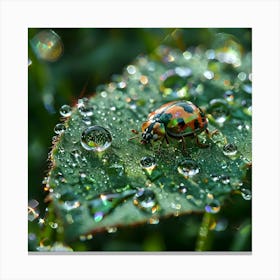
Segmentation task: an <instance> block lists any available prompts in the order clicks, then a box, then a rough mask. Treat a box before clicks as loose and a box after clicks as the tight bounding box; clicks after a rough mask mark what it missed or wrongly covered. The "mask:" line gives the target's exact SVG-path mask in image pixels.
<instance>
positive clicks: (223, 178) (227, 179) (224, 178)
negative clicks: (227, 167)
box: [220, 175, 230, 185]
mask: <svg viewBox="0 0 280 280" xmlns="http://www.w3.org/2000/svg"><path fill="white" fill-rule="evenodd" d="M220 181H221V182H222V183H223V184H224V185H227V184H229V183H230V177H229V176H228V175H221V176H220Z"/></svg>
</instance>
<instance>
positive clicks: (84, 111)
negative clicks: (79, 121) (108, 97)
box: [78, 106, 93, 117]
mask: <svg viewBox="0 0 280 280" xmlns="http://www.w3.org/2000/svg"><path fill="white" fill-rule="evenodd" d="M78 110H79V113H80V114H81V115H82V116H83V117H91V116H92V115H93V108H92V107H90V106H88V107H86V106H81V107H79V109H78Z"/></svg>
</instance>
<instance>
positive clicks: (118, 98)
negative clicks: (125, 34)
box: [45, 38, 251, 244]
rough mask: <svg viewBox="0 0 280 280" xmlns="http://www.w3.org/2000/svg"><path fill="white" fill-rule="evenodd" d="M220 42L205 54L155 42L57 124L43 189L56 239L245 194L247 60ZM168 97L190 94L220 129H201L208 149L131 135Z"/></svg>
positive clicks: (211, 207)
mask: <svg viewBox="0 0 280 280" xmlns="http://www.w3.org/2000/svg"><path fill="white" fill-rule="evenodd" d="M220 39H221V38H219V40H218V46H215V49H211V50H203V49H200V48H197V49H195V50H191V49H190V50H185V51H184V52H182V51H180V50H177V49H170V48H168V47H165V46H160V47H159V48H158V49H157V50H156V51H155V53H154V54H153V55H151V56H140V57H138V58H137V59H136V60H135V62H134V63H133V64H131V65H129V66H127V67H126V68H125V69H124V72H123V74H122V75H119V76H113V78H112V81H111V82H110V83H108V84H106V85H102V86H100V87H98V88H97V90H96V94H94V95H93V96H91V97H90V98H89V99H87V98H82V99H79V100H78V102H77V104H76V106H74V107H73V108H72V112H71V116H69V117H66V118H65V117H64V118H63V119H62V123H63V125H62V124H61V125H58V126H56V128H55V131H56V132H57V134H58V136H57V137H56V138H55V139H54V140H53V149H52V151H51V153H50V161H51V169H50V171H49V174H48V178H47V180H46V186H45V190H47V191H48V192H49V196H48V198H49V200H50V201H51V202H50V209H51V211H53V212H52V213H55V214H54V215H55V217H56V218H52V219H54V220H55V219H56V220H57V223H58V229H57V231H58V237H56V238H57V239H59V240H60V241H61V240H63V241H65V242H66V243H68V244H69V242H71V241H73V240H75V239H78V238H79V237H81V236H86V235H88V234H90V233H93V232H98V231H104V230H112V229H114V228H118V227H123V226H132V225H137V224H139V223H150V224H157V223H158V222H159V220H160V219H162V218H164V217H169V216H179V215H183V214H188V213H192V212H205V211H206V212H207V213H213V214H215V213H217V212H219V210H220V208H221V207H222V205H223V203H224V201H225V199H226V198H227V197H228V196H229V195H230V194H231V193H232V192H240V193H243V194H244V192H245V193H246V191H249V189H250V188H251V186H250V180H248V170H249V169H250V163H251V92H250V85H251V81H250V80H249V79H248V77H249V74H250V73H251V61H250V59H248V57H246V60H245V58H244V57H243V55H242V52H241V50H240V45H238V44H237V43H236V42H234V41H233V40H232V38H230V39H227V40H226V43H225V42H222V43H221V40H220ZM221 44H222V45H221ZM243 59H244V61H246V63H244V64H242V63H241V62H242V61H243ZM240 73H242V74H240ZM241 75H243V76H244V75H245V76H246V78H245V79H244V78H242V77H241ZM240 77H241V78H240ZM173 100H190V101H192V102H193V103H194V104H196V105H197V106H200V107H201V108H202V109H203V110H205V111H206V113H207V117H208V119H209V130H210V131H214V130H216V129H217V130H218V132H217V133H216V134H213V136H212V137H211V139H209V138H208V137H207V135H206V133H205V132H202V133H201V134H200V135H199V141H200V142H202V143H207V144H208V147H207V148H201V147H199V146H198V145H197V144H196V141H195V139H193V138H186V139H185V142H186V150H184V149H183V147H182V146H183V145H182V143H181V141H178V139H172V138H171V139H169V144H168V145H167V144H166V143H155V144H153V145H143V144H141V143H140V138H141V133H140V134H138V136H139V137H137V135H135V134H133V133H132V130H137V131H140V130H141V124H142V123H143V122H144V121H145V120H146V119H147V116H148V114H149V113H150V112H152V111H154V110H155V109H157V108H158V107H160V106H161V105H162V104H164V103H166V102H169V101H173ZM134 136H135V137H136V138H135V139H130V138H132V137H134ZM244 190H245V191H244ZM49 221H50V219H49ZM49 221H48V222H49Z"/></svg>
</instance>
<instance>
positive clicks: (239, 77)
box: [237, 72, 247, 82]
mask: <svg viewBox="0 0 280 280" xmlns="http://www.w3.org/2000/svg"><path fill="white" fill-rule="evenodd" d="M237 77H238V79H239V80H240V81H242V82H244V81H245V80H246V78H247V75H246V73H244V72H240V73H238V75H237Z"/></svg>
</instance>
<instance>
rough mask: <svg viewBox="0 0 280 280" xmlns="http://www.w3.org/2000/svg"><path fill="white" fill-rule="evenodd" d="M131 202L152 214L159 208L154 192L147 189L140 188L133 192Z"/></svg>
mask: <svg viewBox="0 0 280 280" xmlns="http://www.w3.org/2000/svg"><path fill="white" fill-rule="evenodd" d="M133 203H134V205H135V206H137V207H138V208H139V209H141V210H143V211H146V212H149V213H153V214H154V213H156V212H157V211H158V210H159V205H158V202H157V199H156V194H155V193H154V192H153V191H152V190H149V189H140V190H139V191H138V192H137V193H136V194H135V196H134V199H133Z"/></svg>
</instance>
